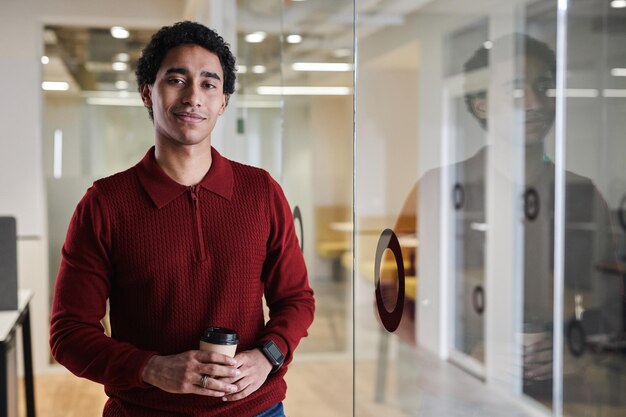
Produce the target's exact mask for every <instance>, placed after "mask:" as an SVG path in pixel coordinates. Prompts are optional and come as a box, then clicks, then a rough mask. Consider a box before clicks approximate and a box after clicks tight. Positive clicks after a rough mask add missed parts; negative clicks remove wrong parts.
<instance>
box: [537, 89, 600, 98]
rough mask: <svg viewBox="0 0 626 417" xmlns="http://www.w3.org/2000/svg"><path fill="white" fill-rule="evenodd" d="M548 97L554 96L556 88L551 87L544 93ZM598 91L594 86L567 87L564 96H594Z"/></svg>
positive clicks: (598, 93) (596, 95) (597, 94)
mask: <svg viewBox="0 0 626 417" xmlns="http://www.w3.org/2000/svg"><path fill="white" fill-rule="evenodd" d="M546 95H547V96H548V97H556V90H555V89H553V88H551V89H549V90H548V92H547V93H546ZM599 95H600V92H599V91H598V90H596V89H595V88H567V89H565V97H567V98H595V97H598V96H599Z"/></svg>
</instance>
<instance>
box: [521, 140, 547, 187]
mask: <svg viewBox="0 0 626 417" xmlns="http://www.w3.org/2000/svg"><path fill="white" fill-rule="evenodd" d="M525 153H526V155H525V159H526V178H529V177H534V176H535V175H537V173H538V172H540V171H541V170H542V169H543V166H544V162H545V161H544V152H543V142H537V143H534V144H532V145H527V146H526V152H525Z"/></svg>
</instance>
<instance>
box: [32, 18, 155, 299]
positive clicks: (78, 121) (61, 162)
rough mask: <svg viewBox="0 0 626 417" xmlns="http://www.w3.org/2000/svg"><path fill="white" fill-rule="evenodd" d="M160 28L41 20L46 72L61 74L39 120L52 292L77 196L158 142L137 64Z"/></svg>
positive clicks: (49, 75)
mask: <svg viewBox="0 0 626 417" xmlns="http://www.w3.org/2000/svg"><path fill="white" fill-rule="evenodd" d="M157 29H158V28H153V29H151V28H141V29H138V28H129V37H128V39H127V40H121V39H115V38H113V37H112V36H111V34H110V32H109V30H107V29H103V28H93V27H83V26H60V25H55V26H46V27H45V28H44V43H45V48H44V50H45V54H46V55H45V57H44V58H45V59H42V74H43V79H44V80H54V81H57V84H51V85H50V84H49V85H47V86H45V88H44V90H45V92H44V96H43V97H44V101H43V121H42V126H43V127H42V140H43V146H42V150H43V153H42V163H43V168H44V174H45V177H46V196H47V223H48V242H49V243H48V246H49V249H48V254H49V260H50V261H49V282H50V297H52V294H53V288H54V283H55V280H56V275H57V272H58V269H59V263H60V260H61V246H62V245H63V242H64V240H65V234H66V232H67V225H68V224H69V221H70V217H71V215H72V213H73V212H74V209H75V208H76V204H77V203H78V201H79V200H80V199H81V198H82V196H83V195H84V193H85V191H86V190H87V188H88V187H90V186H91V184H92V183H93V181H94V180H95V179H98V178H102V177H105V176H107V175H111V174H114V173H115V172H118V171H121V170H124V169H127V168H128V167H131V166H133V165H135V164H136V163H137V162H139V161H140V160H141V158H142V157H143V156H144V154H145V153H146V151H147V149H149V148H150V146H152V145H153V143H154V134H153V131H152V124H151V122H150V119H149V117H148V113H147V111H146V109H145V108H144V107H143V103H142V102H141V99H140V98H139V93H138V92H137V85H136V82H135V76H134V71H135V65H136V62H137V59H138V58H139V56H140V54H141V48H142V47H143V45H144V44H145V43H147V41H148V40H149V39H150V36H151V34H152V33H153V32H155V31H156V30H157ZM55 88H56V89H55Z"/></svg>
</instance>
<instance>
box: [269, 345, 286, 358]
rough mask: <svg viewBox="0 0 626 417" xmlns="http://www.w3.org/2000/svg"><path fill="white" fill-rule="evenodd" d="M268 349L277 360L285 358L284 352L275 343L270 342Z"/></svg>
mask: <svg viewBox="0 0 626 417" xmlns="http://www.w3.org/2000/svg"><path fill="white" fill-rule="evenodd" d="M267 351H268V353H269V354H270V355H272V357H273V358H274V360H276V362H280V361H281V360H282V359H283V353H282V352H281V351H280V349H278V347H277V346H276V345H275V344H274V343H268V345H267Z"/></svg>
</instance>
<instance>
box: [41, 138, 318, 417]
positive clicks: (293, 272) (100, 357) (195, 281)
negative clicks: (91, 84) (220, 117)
mask: <svg viewBox="0 0 626 417" xmlns="http://www.w3.org/2000/svg"><path fill="white" fill-rule="evenodd" d="M212 156H213V163H212V165H211V169H210V170H209V172H208V173H207V175H206V176H205V178H204V179H203V180H202V182H201V183H200V184H198V185H197V186H195V187H186V186H183V185H180V184H178V183H176V182H175V181H173V180H172V179H170V178H169V177H168V176H167V175H166V174H165V173H164V172H163V171H162V170H161V169H160V167H159V166H158V165H157V163H156V160H155V158H154V148H153V149H151V150H150V151H149V152H148V153H147V154H146V156H145V157H144V159H143V160H142V161H141V162H140V163H139V164H137V165H136V166H134V167H132V168H130V169H129V170H127V171H124V172H121V173H118V174H116V175H113V176H111V177H108V178H105V179H102V180H99V181H96V182H95V183H94V185H93V186H92V187H91V188H90V189H89V190H88V191H87V193H86V194H85V196H84V197H83V199H82V200H81V202H80V203H79V204H78V207H77V208H76V211H75V213H74V216H73V217H72V220H71V222H70V225H69V230H68V233H67V238H66V241H65V244H64V246H63V259H62V262H61V266H60V270H59V275H58V278H57V281H56V287H55V291H54V301H53V305H52V318H51V335H50V345H51V347H52V353H53V355H54V357H55V358H56V360H57V361H58V362H59V363H61V364H63V365H64V366H66V367H67V368H68V369H69V370H70V371H72V372H73V373H75V374H76V375H78V376H81V377H85V378H88V379H91V380H93V381H96V382H99V383H102V384H104V385H105V391H106V393H107V395H108V396H109V397H110V399H109V401H108V402H107V404H106V406H105V410H104V416H107V417H108V416H110V417H113V416H133V417H135V416H137V417H140V416H146V417H147V416H150V417H158V416H170V417H171V416H183V415H184V416H254V415H256V414H258V413H260V412H261V411H263V410H265V409H267V408H269V407H270V406H272V405H274V404H276V403H278V402H279V401H282V400H283V399H284V397H285V391H286V385H285V382H284V380H283V376H284V373H285V372H286V369H287V366H283V367H282V368H281V370H280V371H279V372H277V373H275V374H272V375H270V376H269V377H268V379H267V380H266V382H265V383H264V384H263V385H262V386H261V387H260V388H259V389H258V390H257V391H256V392H254V393H253V394H252V395H250V396H249V397H247V398H245V399H243V400H240V401H234V402H223V401H222V400H221V399H219V398H211V397H203V396H198V395H192V394H185V395H181V394H178V395H177V394H170V393H166V392H164V391H161V390H160V389H158V388H156V387H152V386H150V385H147V384H145V383H144V382H143V381H142V380H141V373H142V370H143V367H144V366H145V364H146V362H147V360H148V359H149V358H150V357H151V356H152V355H154V354H160V355H169V354H174V353H180V352H184V351H187V350H193V349H198V343H199V337H200V334H201V333H202V330H203V329H204V328H206V327H208V326H223V327H229V328H233V329H236V330H237V332H238V334H239V337H240V343H239V346H238V350H240V351H241V350H247V349H251V348H254V347H255V346H257V345H259V344H260V343H261V342H262V341H265V340H268V339H272V340H273V341H274V342H275V343H276V344H277V345H278V346H279V347H280V349H281V350H282V351H283V352H284V353H286V361H285V364H287V363H289V362H290V361H291V359H292V356H293V351H294V349H295V348H296V346H297V345H298V342H299V341H300V339H301V338H302V337H304V336H305V335H306V331H307V328H308V327H309V325H310V324H311V322H312V320H313V311H314V300H313V291H312V290H311V288H310V287H309V284H308V280H307V273H306V269H305V265H304V260H303V257H302V253H301V251H300V249H299V246H298V242H297V237H296V235H295V232H294V227H293V217H292V215H291V210H290V208H289V205H288V203H287V201H286V199H285V197H284V195H283V193H282V190H281V189H280V187H279V185H278V184H277V183H276V182H275V181H274V180H273V179H272V178H271V177H270V176H269V174H268V173H266V172H265V171H262V170H260V169H257V168H252V167H249V166H245V165H242V164H238V163H235V162H232V161H229V160H227V159H225V158H224V157H222V156H221V155H220V154H219V153H218V152H217V151H215V150H214V149H213V150H212ZM263 295H265V299H266V302H267V305H268V307H269V311H270V320H269V321H268V322H267V323H265V321H264V317H263V305H262V297H263ZM107 299H109V300H110V321H111V329H112V336H111V337H110V338H109V337H107V336H106V335H105V334H104V333H103V328H102V326H101V324H100V319H101V318H102V317H104V315H105V306H106V300H107Z"/></svg>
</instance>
